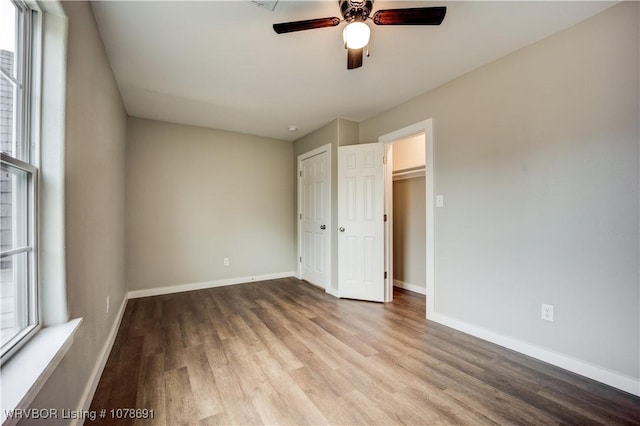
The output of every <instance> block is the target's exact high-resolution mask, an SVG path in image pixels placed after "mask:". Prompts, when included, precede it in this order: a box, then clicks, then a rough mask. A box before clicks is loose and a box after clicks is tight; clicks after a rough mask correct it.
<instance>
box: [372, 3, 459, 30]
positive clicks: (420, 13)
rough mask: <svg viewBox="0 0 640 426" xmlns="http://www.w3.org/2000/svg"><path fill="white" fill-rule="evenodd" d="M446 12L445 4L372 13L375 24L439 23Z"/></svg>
mask: <svg viewBox="0 0 640 426" xmlns="http://www.w3.org/2000/svg"><path fill="white" fill-rule="evenodd" d="M446 13H447V8H446V6H438V7H414V8H409V9H386V10H379V11H377V12H376V13H374V14H373V22H374V23H375V24H376V25H440V24H441V23H442V20H443V19H444V15H445V14H446Z"/></svg>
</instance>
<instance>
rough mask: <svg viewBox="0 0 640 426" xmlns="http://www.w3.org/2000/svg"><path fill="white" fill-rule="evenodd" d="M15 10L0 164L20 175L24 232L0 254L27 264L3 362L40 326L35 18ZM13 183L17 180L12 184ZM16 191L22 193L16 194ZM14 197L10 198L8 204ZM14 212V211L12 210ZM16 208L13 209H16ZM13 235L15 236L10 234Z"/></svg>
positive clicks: (17, 0) (22, 7)
mask: <svg viewBox="0 0 640 426" xmlns="http://www.w3.org/2000/svg"><path fill="white" fill-rule="evenodd" d="M12 3H13V4H14V5H15V7H16V10H17V11H18V19H17V22H16V24H17V25H16V51H15V52H14V64H15V65H14V66H15V67H16V70H17V72H16V77H15V78H14V77H13V75H12V73H11V72H9V73H7V72H6V71H3V70H0V73H2V76H0V78H6V79H7V80H9V81H10V82H11V83H13V85H14V87H16V88H17V90H16V92H15V93H16V95H15V96H16V99H15V107H16V114H15V119H14V123H13V125H14V126H13V127H14V130H13V134H14V140H15V144H14V147H13V152H12V153H11V154H9V153H4V152H3V153H2V154H1V158H0V161H1V163H2V166H3V168H4V167H7V168H8V169H12V170H16V171H19V172H22V173H24V174H25V175H26V189H25V190H24V192H22V193H18V191H15V188H14V202H16V201H23V202H24V204H25V205H26V208H25V211H24V212H20V213H23V214H21V216H22V218H21V219H18V220H19V221H21V223H20V227H21V228H23V229H24V232H25V233H26V241H25V244H21V245H20V246H15V247H14V248H13V249H11V250H8V251H5V252H2V257H3V258H4V257H8V256H12V255H16V254H20V253H26V255H27V264H26V267H25V268H23V272H22V274H23V275H24V276H23V277H22V281H24V282H25V283H26V285H24V288H21V289H20V291H22V292H24V294H26V297H27V306H28V308H27V309H28V311H27V313H16V316H18V315H26V317H27V319H26V323H27V325H26V327H25V328H23V329H22V330H21V331H20V332H19V333H17V334H16V335H15V336H13V337H12V338H11V339H10V340H8V341H7V342H6V343H5V344H4V345H2V349H1V354H0V362H2V363H4V362H5V361H7V360H8V359H9V358H10V357H11V356H12V355H14V354H15V353H16V352H17V351H18V350H19V349H20V348H21V347H22V346H23V345H24V344H25V343H27V341H29V339H30V338H31V337H33V336H34V335H35V334H36V333H37V332H38V331H39V330H40V328H41V327H42V320H41V318H42V315H41V303H40V289H39V280H38V245H37V240H38V179H39V173H38V155H37V154H38V151H37V143H36V142H37V135H38V132H37V129H36V125H37V123H38V122H39V120H38V119H37V113H38V111H39V108H38V107H39V104H38V99H37V97H36V92H37V90H33V89H34V87H35V86H34V83H36V82H38V76H37V75H36V74H37V73H36V70H37V69H39V66H38V65H39V57H40V55H39V53H40V52H39V51H38V47H39V44H38V43H37V37H36V36H35V34H38V33H39V31H38V28H36V26H37V24H38V23H39V22H40V20H39V19H36V14H37V13H39V11H38V10H36V9H34V8H33V7H31V6H30V5H29V4H27V3H26V2H24V1H21V0H12ZM16 186H17V185H16ZM18 197H25V198H24V199H22V200H18ZM15 205H17V203H15V204H14V206H15ZM14 212H16V211H15V210H14ZM16 213H17V212H16ZM14 238H15V236H14Z"/></svg>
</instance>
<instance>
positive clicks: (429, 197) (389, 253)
mask: <svg viewBox="0 0 640 426" xmlns="http://www.w3.org/2000/svg"><path fill="white" fill-rule="evenodd" d="M417 135H424V163H423V164H424V165H425V166H424V176H425V185H424V191H425V204H426V206H425V217H424V223H425V231H426V232H425V257H424V267H425V268H424V271H425V278H426V280H425V297H426V318H428V319H429V318H430V317H431V315H432V314H433V313H434V309H435V297H434V296H435V215H434V200H435V195H434V187H435V185H434V165H435V162H434V140H433V120H432V119H428V120H425V121H422V122H419V123H416V124H413V125H410V126H407V127H404V128H402V129H398V130H396V131H394V132H391V133H387V134H385V135H383V136H380V137H379V138H378V142H379V143H381V144H384V147H385V167H384V181H385V214H386V216H387V221H386V222H385V271H387V274H386V278H385V302H391V301H392V300H393V277H394V265H393V144H394V143H395V142H398V141H401V140H405V139H409V138H412V137H415V136H417Z"/></svg>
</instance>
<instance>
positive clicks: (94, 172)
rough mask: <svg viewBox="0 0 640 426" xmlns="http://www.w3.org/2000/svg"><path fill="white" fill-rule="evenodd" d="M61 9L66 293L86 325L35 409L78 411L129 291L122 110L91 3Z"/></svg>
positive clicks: (73, 313)
mask: <svg viewBox="0 0 640 426" xmlns="http://www.w3.org/2000/svg"><path fill="white" fill-rule="evenodd" d="M64 8H65V11H66V13H67V15H68V18H69V33H68V37H69V38H68V58H67V60H68V62H67V83H66V84H67V94H66V96H67V106H66V147H65V149H66V152H65V162H66V175H65V182H66V184H65V191H66V200H65V210H66V218H65V221H66V245H67V246H66V259H67V298H68V307H69V311H70V315H71V318H77V317H83V318H84V322H83V323H82V326H81V327H80V329H79V330H78V332H77V333H76V335H75V339H74V342H73V345H72V346H71V349H70V350H69V352H68V353H67V355H66V356H65V357H64V358H63V360H62V361H61V363H60V364H59V366H58V368H57V369H56V370H55V371H54V373H53V375H52V376H51V377H50V378H49V380H48V381H47V383H46V384H45V385H44V387H43V389H42V391H41V392H40V393H39V395H38V396H37V398H36V400H35V401H34V403H33V404H32V408H58V409H62V408H65V409H76V408H78V404H79V403H80V402H81V398H82V395H83V392H84V391H85V388H86V386H87V385H88V384H89V380H90V379H91V374H92V371H93V369H94V368H95V366H96V363H97V360H98V359H99V356H100V352H101V351H102V349H103V347H104V345H105V342H106V341H107V338H108V335H109V332H110V330H111V328H112V326H113V324H114V322H115V320H116V316H117V314H118V309H119V307H120V306H121V304H122V302H123V300H124V297H125V293H126V291H125V280H124V264H125V260H124V259H125V258H124V247H125V245H124V244H125V239H124V229H125V228H124V224H125V222H124V214H125V196H124V194H125V192H124V191H125V138H126V130H125V128H126V114H125V110H124V107H123V105H122V101H121V100H120V94H119V92H118V88H117V86H116V83H115V80H114V78H113V74H112V72H111V68H110V66H109V62H108V61H107V56H106V54H105V51H104V47H103V45H102V41H101V39H100V36H99V34H98V30H97V27H96V23H95V20H94V17H93V14H92V12H91V8H90V5H89V3H88V2H67V3H64ZM107 296H109V297H110V298H111V309H110V312H109V313H106V304H105V303H106V297H107Z"/></svg>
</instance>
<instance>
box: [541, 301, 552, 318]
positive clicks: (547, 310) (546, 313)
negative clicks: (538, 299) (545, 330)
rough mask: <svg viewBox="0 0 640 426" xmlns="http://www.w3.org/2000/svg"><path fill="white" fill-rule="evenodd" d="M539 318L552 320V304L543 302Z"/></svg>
mask: <svg viewBox="0 0 640 426" xmlns="http://www.w3.org/2000/svg"><path fill="white" fill-rule="evenodd" d="M540 318H542V319H543V320H545V321H551V322H553V305H545V304H544V303H543V304H542V311H541V314H540Z"/></svg>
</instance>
